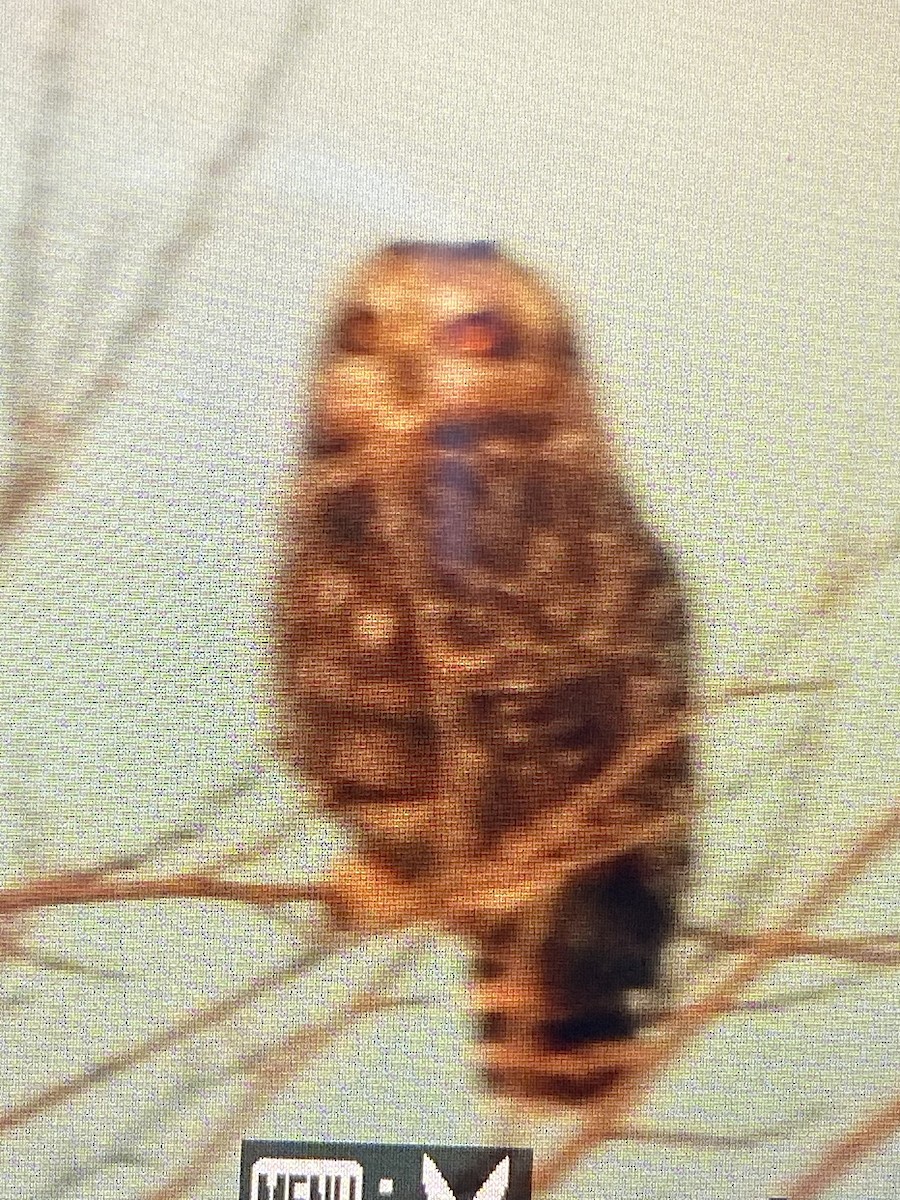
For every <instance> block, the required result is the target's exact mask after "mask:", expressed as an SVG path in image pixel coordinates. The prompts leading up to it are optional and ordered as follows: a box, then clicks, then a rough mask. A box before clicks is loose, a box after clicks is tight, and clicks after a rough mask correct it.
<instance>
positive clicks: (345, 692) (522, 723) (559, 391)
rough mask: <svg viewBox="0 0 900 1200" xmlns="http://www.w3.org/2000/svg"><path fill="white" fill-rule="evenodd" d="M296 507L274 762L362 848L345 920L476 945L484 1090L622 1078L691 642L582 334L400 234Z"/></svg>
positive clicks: (348, 870)
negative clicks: (303, 782) (283, 762)
mask: <svg viewBox="0 0 900 1200" xmlns="http://www.w3.org/2000/svg"><path fill="white" fill-rule="evenodd" d="M308 414H309V416H308V429H307V431H306V433H305V436H304V437H303V439H302V446H301V449H300V452H299V454H298V455H297V457H296V460H295V464H294V465H295V473H294V475H293V478H292V482H291V483H290V484H289V486H288V488H287V492H286V504H285V513H284V520H283V532H282V538H281V546H280V557H279V564H278V573H277V580H276V586H275V601H274V612H273V639H272V644H273V658H274V675H275V683H276V694H277V706H278V714H279V729H280V735H279V745H280V747H281V749H282V752H283V754H284V755H285V756H286V757H287V759H288V761H289V762H290V764H291V765H292V767H294V768H295V769H296V770H298V771H299V772H302V774H303V776H304V777H305V778H306V779H307V780H309V781H310V782H312V783H313V784H314V785H315V788H316V791H317V794H318V796H319V798H320V802H321V804H322V805H323V806H324V809H325V810H327V812H328V813H330V814H331V815H332V816H333V817H334V818H335V819H337V820H338V821H339V822H341V823H343V825H344V826H346V827H347V828H348V829H349V830H350V831H352V833H353V834H354V835H355V838H356V845H357V850H356V852H355V854H354V856H353V857H352V858H350V859H349V860H348V861H346V862H345V864H344V865H343V866H342V867H341V868H339V869H338V870H336V872H335V873H334V875H333V877H332V878H331V880H330V882H329V884H328V894H329V896H330V898H331V905H332V909H333V911H334V913H335V914H336V915H337V917H338V919H339V920H341V921H342V922H343V923H344V924H345V926H346V927H348V928H354V929H359V930H370V931H376V930H388V929H392V928H397V929H399V928H402V927H403V926H406V925H409V924H411V923H414V922H418V921H430V922H436V923H438V924H439V925H441V926H442V927H444V928H446V929H448V930H450V931H452V932H453V933H454V934H457V935H462V936H463V937H464V938H465V939H467V941H468V944H469V945H470V946H471V948H472V963H473V965H472V996H473V1008H474V1010H475V1012H476V1014H477V1023H478V1027H479V1033H480V1041H481V1043H482V1065H483V1073H484V1075H485V1077H486V1080H487V1082H488V1085H489V1086H490V1087H491V1088H492V1089H494V1090H495V1091H497V1092H499V1093H503V1094H507V1095H510V1096H515V1097H520V1098H522V1099H526V1100H529V1099H531V1100H538V1099H541V1100H548V1101H557V1102H563V1103H578V1102H582V1101H585V1100H588V1099H591V1098H594V1097H597V1096H599V1095H601V1094H602V1093H603V1092H604V1090H605V1089H608V1088H610V1087H611V1086H612V1085H613V1084H615V1083H616V1081H617V1080H620V1079H621V1078H622V1076H623V1073H625V1072H627V1071H628V1070H629V1067H630V1064H633V1061H634V1050H635V1043H636V1041H639V1035H640V1032H641V1029H642V1027H643V1026H644V1025H645V1024H647V1022H648V1021H650V1020H652V1016H653V1012H654V1010H655V1009H657V1008H658V1006H659V1002H660V996H661V993H662V989H663V983H664V979H663V976H664V971H663V963H664V953H665V951H666V948H667V945H668V943H669V942H670V940H671V938H672V936H673V930H674V924H675V918H676V904H677V901H678V897H679V893H680V891H681V889H682V887H683V884H684V879H685V874H686V869H687V863H688V851H687V847H688V835H689V822H690V817H691V810H692V788H691V751H690V743H689V739H688V735H687V720H686V717H687V710H688V705H689V688H688V676H689V669H690V637H689V628H688V622H687V618H686V606H685V600H684V595H683V591H682V587H681V583H680V580H679V575H678V573H677V571H676V569H675V567H674V565H673V562H672V561H671V559H670V557H669V556H668V555H667V553H666V552H665V551H664V549H663V547H662V546H661V544H660V542H659V541H658V539H657V538H656V536H654V534H653V533H652V532H651V530H650V528H649V527H648V525H647V523H646V521H645V520H644V518H643V517H642V515H641V513H640V512H639V511H638V508H637V506H636V504H635V502H634V500H633V498H632V495H631V494H630V492H629V489H628V486H627V484H626V483H625V481H624V479H623V477H622V474H621V472H620V471H619V469H618V468H617V465H616V462H615V459H614V456H613V453H612V451H611V447H610V443H609V438H608V436H607V433H606V431H605V430H604V428H603V425H602V423H601V419H600V418H599V417H598V414H597V411H596V408H595V405H594V403H593V400H592V394H591V389H590V384H589V380H588V376H587V373H586V371H585V369H584V367H583V365H582V363H581V360H580V357H579V354H578V352H577V349H576V343H575V339H574V336H573V331H572V328H571V324H570V321H569V319H568V317H567V315H566V313H565V310H564V308H563V307H562V305H561V304H560V303H559V302H558V300H557V299H556V298H555V296H554V295H553V293H552V292H551V291H550V290H549V289H548V287H547V286H545V285H544V284H543V283H542V282H541V280H540V279H539V278H538V277H536V276H535V275H534V274H533V273H532V272H531V271H529V270H527V269H524V268H523V267H521V266H519V265H517V264H516V263H515V262H514V261H512V260H511V259H510V258H509V257H507V256H505V255H504V254H503V253H501V252H500V251H499V250H498V249H497V248H496V247H495V246H493V245H491V244H489V243H480V242H476V243H472V244H465V245H443V244H430V243H405V242H404V243H398V244H395V245H391V246H388V247H386V248H385V249H383V250H381V251H380V252H378V253H377V254H375V255H374V256H373V257H371V258H370V259H369V260H368V261H365V262H364V263H363V264H362V265H361V267H360V268H359V269H358V270H357V271H356V273H355V274H354V275H353V277H352V278H351V279H350V281H349V283H348V285H347V287H346V288H345V290H344V292H343V294H342V295H341V296H340V298H339V300H338V302H337V304H336V306H335V308H334V311H333V313H332V315H331V318H330V320H329V323H328V326H327V330H326V333H325V337H324V342H323V345H322V347H321V352H320V355H319V358H318V362H317V365H316V368H315V372H314V378H313V382H312V389H311V396H310V404H309V409H308Z"/></svg>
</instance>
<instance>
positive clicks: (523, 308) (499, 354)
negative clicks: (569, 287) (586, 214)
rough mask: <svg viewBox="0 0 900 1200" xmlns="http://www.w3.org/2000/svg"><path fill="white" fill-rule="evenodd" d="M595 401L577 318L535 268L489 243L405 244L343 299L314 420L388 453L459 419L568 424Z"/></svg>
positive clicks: (365, 267) (378, 259)
mask: <svg viewBox="0 0 900 1200" xmlns="http://www.w3.org/2000/svg"><path fill="white" fill-rule="evenodd" d="M587 397H588V392H587V386H586V383H585V381H584V378H583V373H582V371H581V369H580V367H579V364H578V359H577V356H576V353H575V349H574V338H573V334H572V328H571V324H570V322H569V319H568V317H567V315H566V313H565V312H564V310H563V308H562V306H561V305H560V303H559V301H558V300H557V298H556V297H555V296H554V295H553V293H552V292H551V291H550V289H549V288H548V287H547V286H546V285H545V284H544V283H543V282H542V281H541V280H540V279H539V278H538V277H537V276H536V275H534V274H533V273H532V272H530V271H528V270H526V269H525V268H523V267H521V266H519V265H518V264H517V263H515V262H513V261H512V260H511V259H509V258H507V257H506V256H505V255H504V254H502V253H501V252H500V251H499V250H498V249H497V248H496V247H495V246H494V245H492V244H491V243H488V242H473V243H468V244H464V245H442V244H435V243H423V242H398V243H395V244H394V245H391V246H387V247H386V248H385V249H383V250H381V251H380V252H378V253H377V254H375V255H374V256H373V257H371V258H369V259H368V260H366V261H365V262H363V263H362V264H361V266H360V267H359V269H358V270H357V271H356V273H355V274H354V275H353V276H352V277H351V280H350V282H349V285H348V286H347V287H346V288H345V290H344V292H343V294H342V295H341V297H340V299H339V301H338V302H337V304H336V305H335V306H334V309H333V312H332V314H331V317H330V320H329V322H328V326H327V329H326V334H325V339H324V345H323V347H322V354H321V357H320V360H319V366H318V370H317V374H316V381H315V386H314V396H313V412H312V418H313V424H314V426H315V427H317V428H318V429H319V430H320V431H322V432H326V431H327V436H328V437H330V438H332V439H336V440H337V441H338V442H347V441H355V442H357V443H359V442H371V443H373V444H377V445H378V448H379V452H382V451H383V450H384V449H385V440H386V438H387V439H388V440H390V439H393V440H394V444H395V445H399V444H402V443H403V441H404V440H410V439H412V440H417V439H420V438H423V437H424V438H428V437H429V436H430V435H434V434H435V432H436V431H437V430H439V429H442V428H447V427H448V424H449V425H451V426H452V423H453V422H462V423H470V422H479V421H481V420H484V419H491V418H497V417H504V416H505V417H509V418H513V419H516V420H520V421H529V420H537V419H545V420H546V419H550V420H552V419H554V418H562V419H564V420H565V421H567V422H570V421H571V420H572V419H573V418H576V417H578V416H579V415H581V414H583V413H584V414H586V413H587V412H588V409H589V404H588V399H587Z"/></svg>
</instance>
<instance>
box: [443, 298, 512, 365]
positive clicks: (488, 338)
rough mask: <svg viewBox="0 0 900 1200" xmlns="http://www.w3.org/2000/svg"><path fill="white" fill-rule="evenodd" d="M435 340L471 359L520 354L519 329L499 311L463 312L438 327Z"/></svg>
mask: <svg viewBox="0 0 900 1200" xmlns="http://www.w3.org/2000/svg"><path fill="white" fill-rule="evenodd" d="M439 340H440V343H441V345H442V347H443V348H444V349H445V350H450V351H451V352H454V353H456V354H467V355H471V356H472V357H473V358H517V357H518V355H519V354H520V353H521V338H520V337H519V331H518V330H517V329H516V327H515V325H513V323H512V321H510V320H509V318H508V317H505V316H504V315H503V314H502V313H498V312H491V311H490V310H485V311H484V312H474V313H466V315H465V316H464V317H457V318H456V320H454V321H449V322H448V323H447V324H446V325H444V327H443V328H442V329H441V331H440V334H439Z"/></svg>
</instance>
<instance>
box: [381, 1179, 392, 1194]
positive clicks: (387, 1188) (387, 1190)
mask: <svg viewBox="0 0 900 1200" xmlns="http://www.w3.org/2000/svg"><path fill="white" fill-rule="evenodd" d="M393 1194H394V1181H393V1179H379V1180H378V1195H379V1196H393Z"/></svg>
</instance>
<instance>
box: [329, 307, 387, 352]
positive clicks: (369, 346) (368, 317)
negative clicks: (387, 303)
mask: <svg viewBox="0 0 900 1200" xmlns="http://www.w3.org/2000/svg"><path fill="white" fill-rule="evenodd" d="M377 341H378V318H377V317H376V316H375V314H374V313H373V312H372V310H371V308H364V307H363V306H362V305H354V306H353V308H348V309H347V311H346V312H345V313H344V314H343V316H342V317H341V319H340V321H338V324H337V328H336V329H335V332H334V344H335V346H336V347H337V348H338V350H343V351H344V353H345V354H374V353H375V349H376V344H377Z"/></svg>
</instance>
